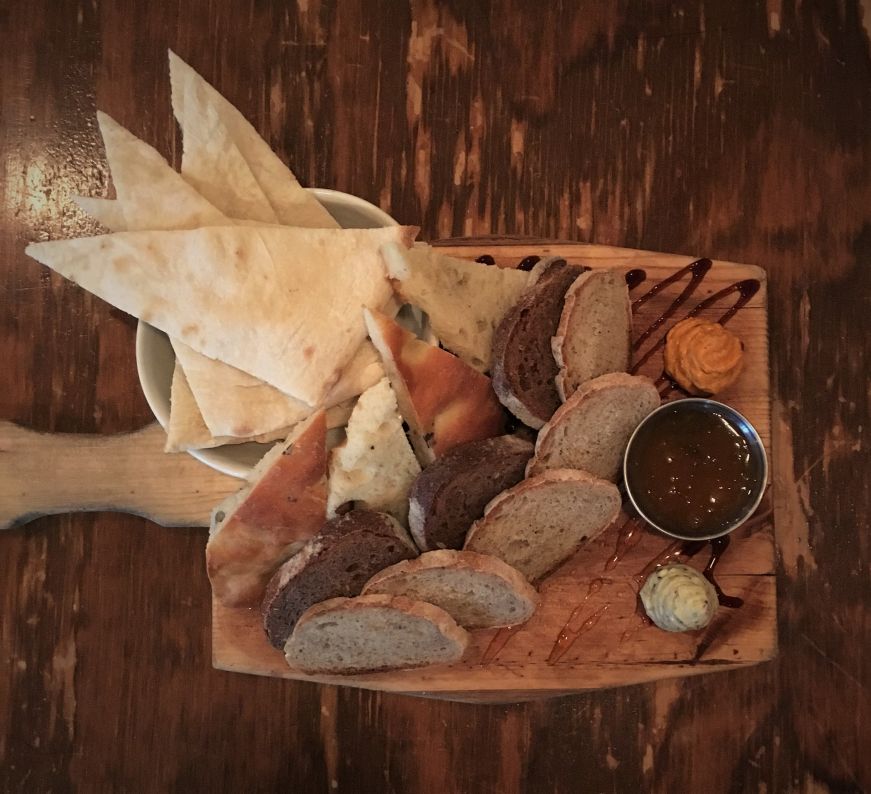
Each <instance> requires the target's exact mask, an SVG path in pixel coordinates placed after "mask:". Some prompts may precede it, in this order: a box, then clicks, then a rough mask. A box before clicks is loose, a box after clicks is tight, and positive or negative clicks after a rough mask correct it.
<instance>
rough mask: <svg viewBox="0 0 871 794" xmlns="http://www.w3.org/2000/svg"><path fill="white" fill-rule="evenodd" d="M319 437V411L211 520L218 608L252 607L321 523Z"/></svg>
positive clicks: (322, 418) (322, 421) (322, 444)
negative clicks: (280, 568) (279, 570)
mask: <svg viewBox="0 0 871 794" xmlns="http://www.w3.org/2000/svg"><path fill="white" fill-rule="evenodd" d="M326 434H327V421H326V414H325V412H324V411H319V412H318V413H316V414H315V415H314V416H312V418H311V419H310V420H309V421H308V422H306V423H305V425H303V426H302V428H301V429H300V431H299V432H298V434H297V435H296V437H295V438H292V439H290V440H288V441H287V442H285V443H284V444H279V445H276V446H275V447H274V448H273V449H272V450H270V451H269V452H268V453H267V454H266V456H265V457H264V458H263V459H262V460H261V461H260V463H258V464H257V467H256V468H255V470H254V472H253V473H252V476H251V481H250V482H249V484H248V485H247V486H246V487H244V488H243V489H242V490H241V491H240V492H239V493H237V494H233V495H232V496H230V497H228V498H227V499H225V500H224V501H223V502H221V504H219V505H218V506H217V507H216V508H215V509H214V511H213V512H212V523H211V530H210V533H209V542H208V544H207V545H206V567H207V570H208V573H209V580H210V581H211V583H212V593H213V594H214V596H215V598H217V599H218V601H220V602H221V603H222V604H224V605H225V606H245V605H252V604H256V603H257V602H258V601H259V600H260V598H261V597H262V596H263V591H264V589H265V587H266V583H267V582H268V581H269V579H270V577H271V576H272V574H273V573H274V572H275V571H276V570H277V569H278V567H279V566H280V565H281V564H282V563H283V562H284V561H285V560H286V559H287V558H288V557H289V556H290V555H291V554H292V553H293V551H294V550H295V549H297V548H299V546H301V545H302V543H303V542H304V541H306V540H307V539H308V538H311V537H313V536H314V535H315V534H316V533H317V531H318V530H319V529H320V528H321V526H322V524H323V523H324V521H325V518H326V507H327V499H326V497H327V491H326V474H327V451H326Z"/></svg>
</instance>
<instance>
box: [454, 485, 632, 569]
mask: <svg viewBox="0 0 871 794" xmlns="http://www.w3.org/2000/svg"><path fill="white" fill-rule="evenodd" d="M620 503H621V500H620V491H618V490H617V486H616V485H614V484H613V483H610V482H606V481H605V480H600V479H598V478H596V477H593V475H591V474H587V473H586V472H583V471H574V470H571V469H552V470H550V471H546V472H544V474H540V475H538V476H537V477H533V478H531V479H528V480H524V481H523V482H521V483H520V484H519V485H515V486H514V487H513V488H511V489H509V490H507V491H505V493H502V494H500V495H499V496H497V497H496V498H495V499H494V500H493V501H492V502H490V504H489V505H487V510H486V512H485V513H484V517H483V518H481V519H480V520H478V521H476V522H475V523H474V524H473V525H472V528H471V529H470V530H469V536H468V537H467V538H466V545H465V547H464V548H465V549H466V550H467V551H477V552H478V553H480V554H492V555H493V556H494V557H499V558H500V559H501V560H504V561H505V562H507V563H508V564H509V565H512V566H513V567H515V568H516V569H517V570H518V571H520V573H522V574H523V575H524V576H525V577H526V578H527V579H528V580H529V581H530V582H532V581H535V580H537V579H540V578H541V577H543V576H544V575H545V574H547V573H549V572H550V571H552V570H553V569H554V568H556V567H557V566H558V565H559V564H560V563H562V562H563V561H565V560H567V559H568V558H569V557H571V556H572V555H573V554H574V553H575V552H576V551H577V550H578V549H579V548H580V547H581V546H582V545H583V544H584V543H585V542H588V541H590V540H593V538H595V537H597V536H598V535H600V534H601V533H602V532H604V530H605V529H606V528H607V527H608V526H609V525H610V524H611V522H613V521H614V519H616V518H617V515H618V514H619V512H620Z"/></svg>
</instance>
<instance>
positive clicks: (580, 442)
mask: <svg viewBox="0 0 871 794" xmlns="http://www.w3.org/2000/svg"><path fill="white" fill-rule="evenodd" d="M659 403H660V396H659V392H658V391H657V390H656V386H654V385H653V383H652V381H650V380H649V379H648V378H645V377H643V376H641V375H628V374H626V373H625V372H612V373H610V374H608V375H600V376H599V377H598V378H593V380H591V381H588V382H587V383H585V384H584V385H583V386H581V387H580V388H579V389H578V390H577V391H576V392H575V393H574V394H573V395H572V396H571V397H570V398H569V399H568V400H567V401H566V402H565V403H563V405H562V407H560V409H559V410H558V411H557V412H556V413H555V414H554V415H553V418H552V419H551V420H550V421H549V422H548V423H547V424H546V425H545V426H544V427H543V428H542V429H541V432H540V433H539V434H538V440H537V441H536V442H535V457H534V458H533V459H532V460H531V461H530V462H529V465H528V466H527V469H526V474H527V476H534V475H536V474H540V473H541V472H543V471H544V470H545V469H583V470H584V471H587V472H589V473H590V474H593V475H595V476H596V477H602V478H603V479H606V480H611V481H615V480H616V479H617V477H618V476H619V474H620V469H621V467H622V464H623V453H624V452H625V451H626V444H627V443H629V436H631V435H632V431H633V430H635V428H636V427H638V424H639V422H641V420H642V419H644V417H645V416H647V415H648V414H649V413H650V412H651V411H653V410H654V409H655V408H658V407H659Z"/></svg>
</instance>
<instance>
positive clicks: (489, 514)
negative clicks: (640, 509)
mask: <svg viewBox="0 0 871 794" xmlns="http://www.w3.org/2000/svg"><path fill="white" fill-rule="evenodd" d="M555 482H574V483H588V484H591V485H592V484H595V485H598V486H602V487H604V488H605V489H606V490H608V491H610V492H612V495H614V496H616V498H615V499H614V509H613V510H612V511H611V513H609V515H608V516H607V519H606V520H604V521H603V522H602V523H601V525H600V526H599V527H598V528H597V529H596V530H595V531H593V532H591V533H590V534H589V535H587V536H586V537H585V538H584V539H581V540H578V542H577V543H576V544H575V545H574V549H573V551H572V553H571V554H574V553H576V552H577V550H578V549H580V548H581V546H582V545H583V544H585V543H589V542H590V541H591V540H593V539H594V538H596V537H598V536H599V535H600V534H601V533H602V532H604V531H605V530H606V529H607V528H608V527H609V526H610V525H611V524H612V523H613V522H614V521H615V520H616V518H617V516H618V515H619V514H620V508H621V505H622V502H621V499H620V495H619V491H617V487H616V486H615V485H614V484H613V483H610V482H608V481H607V480H602V479H600V478H599V477H594V476H593V475H592V474H589V473H588V472H585V471H581V470H579V469H548V470H547V471H544V472H542V473H541V474H538V475H536V476H534V477H530V478H527V479H525V480H523V481H522V482H520V483H518V484H517V485H515V486H514V487H513V488H509V489H508V490H507V491H504V492H503V493H501V494H499V495H498V496H497V497H496V498H495V499H493V500H492V501H491V502H490V503H489V504H488V505H487V509H486V510H485V511H484V516H483V518H481V519H479V520H478V521H476V522H475V523H474V524H473V525H472V528H471V529H470V530H469V534H468V536H467V538H466V546H465V550H467V551H474V549H472V548H470V546H472V545H474V543H475V539H476V537H478V536H481V535H483V534H484V533H485V532H486V531H488V530H489V529H490V528H491V526H492V525H493V524H494V523H495V522H497V521H499V520H500V519H501V518H503V516H504V515H505V513H506V511H507V510H510V508H511V503H512V502H514V501H515V500H516V499H517V498H518V497H520V496H523V495H525V494H527V493H528V492H530V491H533V490H535V489H538V488H542V487H545V488H546V487H548V486H549V485H550V484H551V483H555ZM571 554H569V555H567V556H565V557H563V558H562V559H561V560H559V561H558V562H556V563H555V564H554V565H553V566H552V567H551V568H549V569H548V570H546V571H542V572H540V573H539V574H538V575H536V576H535V577H530V579H532V580H533V581H540V580H541V579H543V578H544V577H546V576H547V575H548V574H550V573H551V572H552V571H553V570H555V569H556V568H557V567H559V566H560V565H561V564H562V563H563V562H564V561H565V560H566V559H568V557H570V556H571Z"/></svg>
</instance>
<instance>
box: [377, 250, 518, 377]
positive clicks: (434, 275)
mask: <svg viewBox="0 0 871 794" xmlns="http://www.w3.org/2000/svg"><path fill="white" fill-rule="evenodd" d="M384 259H385V261H386V263H387V273H388V275H389V276H390V278H391V279H393V285H394V288H395V289H396V291H397V292H398V293H399V295H400V296H401V297H402V299H403V300H405V301H408V303H413V304H414V305H415V306H419V307H420V308H421V309H423V310H424V311H425V312H426V313H427V317H428V318H429V322H430V325H431V326H432V330H433V333H435V335H436V336H437V337H438V338H439V340H440V341H441V343H442V344H443V345H444V346H445V347H446V348H447V349H448V350H450V351H451V352H452V353H455V354H456V355H458V356H459V357H460V358H461V359H462V360H463V361H465V362H466V363H467V364H468V365H469V366H471V367H474V368H475V369H477V370H478V371H479V372H486V371H487V370H489V369H490V353H491V348H492V340H493V331H494V330H495V328H496V326H497V325H498V324H499V321H500V320H501V319H502V318H503V317H504V316H505V313H506V312H507V311H508V309H510V308H511V307H512V306H513V305H514V304H515V303H516V302H517V300H518V299H519V298H520V295H521V294H522V293H523V291H524V290H525V289H526V286H527V283H528V281H529V274H528V273H524V272H522V271H520V270H513V269H511V268H500V267H487V266H485V265H482V264H480V263H478V262H470V261H468V260H466V259H456V258H455V257H452V256H445V255H444V254H440V253H439V252H438V251H436V250H435V249H433V248H430V247H429V246H428V245H416V246H415V247H414V248H411V249H404V248H401V247H400V246H385V248H384Z"/></svg>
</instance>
